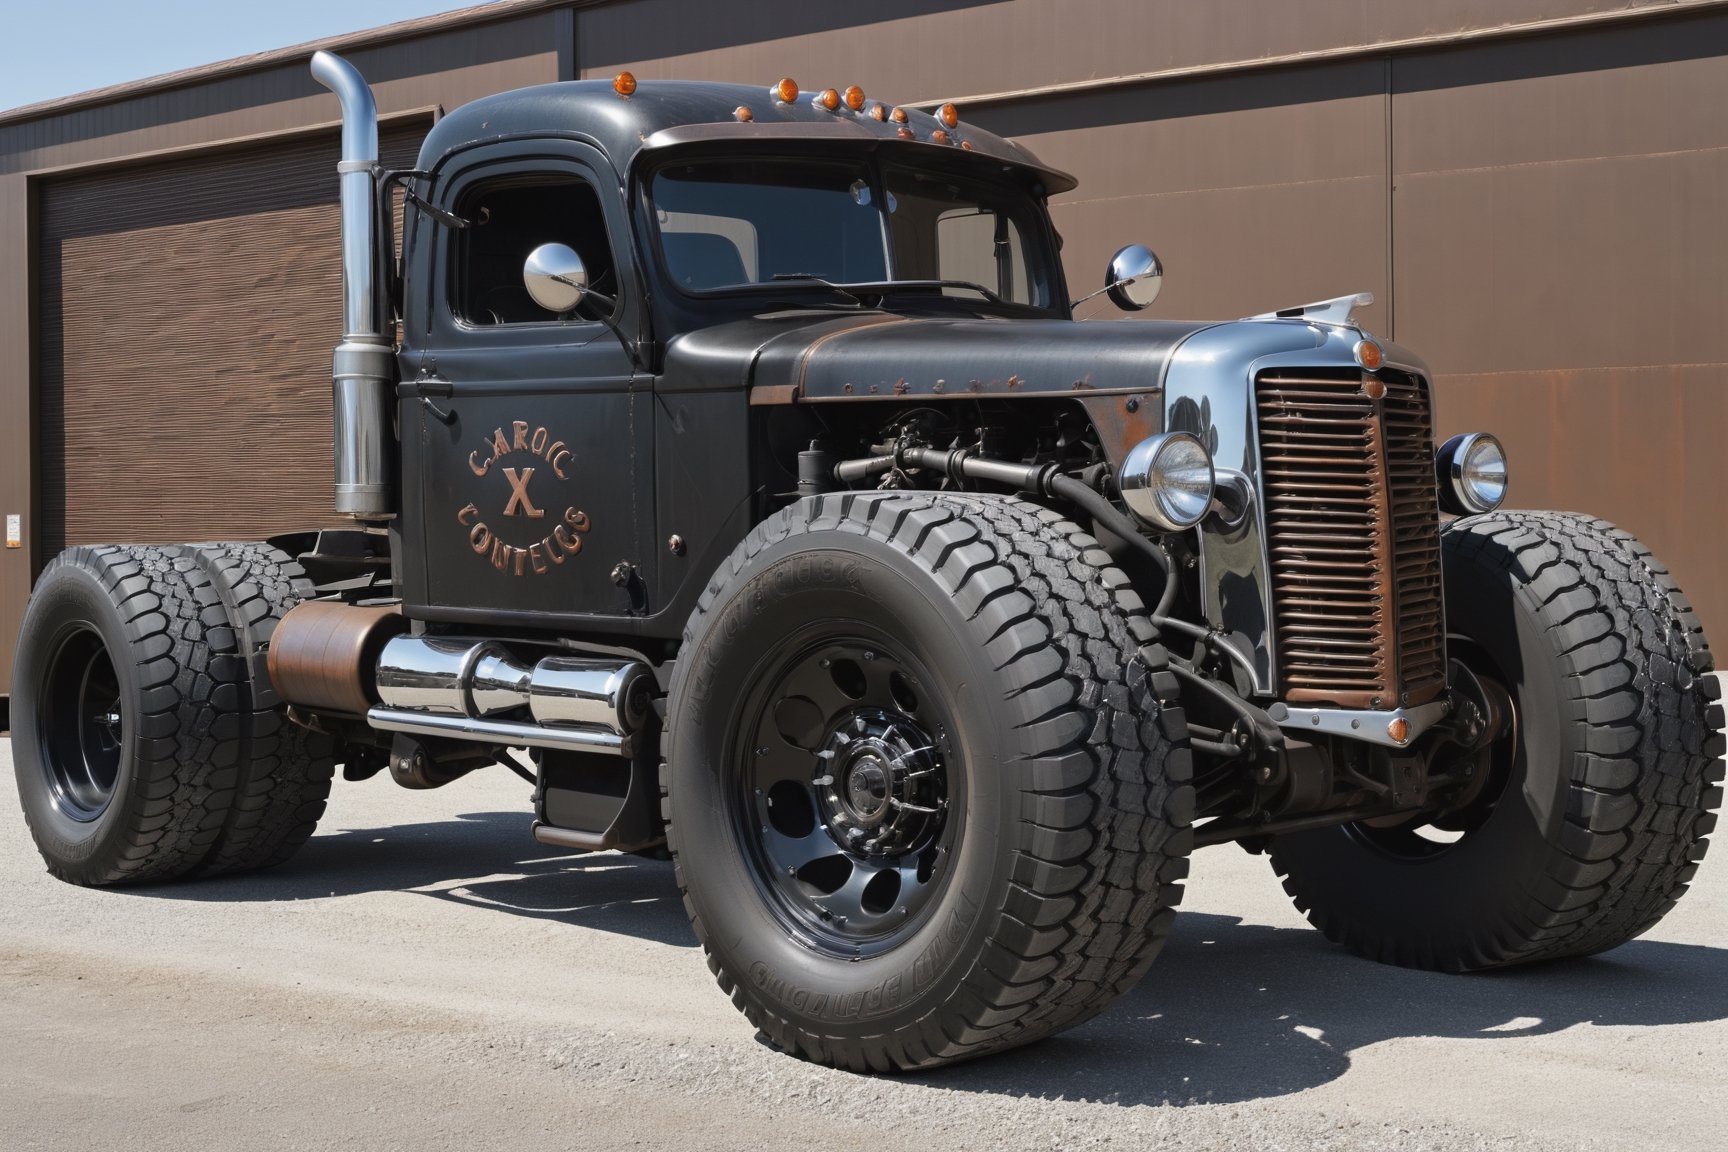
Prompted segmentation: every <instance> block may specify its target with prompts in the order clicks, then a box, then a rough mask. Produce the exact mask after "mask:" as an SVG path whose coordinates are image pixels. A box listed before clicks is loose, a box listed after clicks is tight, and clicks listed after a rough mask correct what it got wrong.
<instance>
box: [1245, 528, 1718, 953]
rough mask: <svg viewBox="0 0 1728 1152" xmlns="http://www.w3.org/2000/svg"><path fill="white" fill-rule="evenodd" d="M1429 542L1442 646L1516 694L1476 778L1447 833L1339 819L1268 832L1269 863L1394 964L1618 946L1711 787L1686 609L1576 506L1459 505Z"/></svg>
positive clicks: (1353, 941) (1636, 924) (1705, 686)
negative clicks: (1331, 824)
mask: <svg viewBox="0 0 1728 1152" xmlns="http://www.w3.org/2000/svg"><path fill="white" fill-rule="evenodd" d="M1443 556H1444V564H1445V582H1446V617H1447V631H1448V633H1449V634H1450V648H1451V654H1452V655H1453V656H1454V657H1455V658H1459V659H1462V660H1463V661H1464V662H1465V663H1467V664H1469V665H1470V666H1471V668H1472V669H1473V671H1475V672H1476V673H1477V674H1478V675H1479V676H1484V677H1493V678H1495V679H1497V680H1498V681H1499V682H1500V683H1501V684H1503V685H1504V686H1505V687H1506V689H1507V690H1508V691H1509V692H1510V694H1511V697H1512V701H1513V729H1512V732H1511V733H1510V734H1509V735H1508V736H1507V737H1505V738H1504V739H1503V740H1502V741H1500V742H1499V743H1498V744H1497V745H1496V746H1495V747H1494V748H1493V749H1492V751H1491V754H1490V756H1489V757H1488V758H1487V760H1488V763H1487V764H1486V765H1485V767H1486V768H1487V769H1488V772H1489V774H1488V775H1487V776H1486V777H1485V779H1486V780H1487V781H1488V787H1487V788H1486V789H1485V790H1484V792H1483V794H1482V796H1481V797H1480V798H1479V799H1478V800H1477V801H1475V802H1474V804H1472V805H1471V807H1470V808H1468V809H1466V810H1465V811H1463V812H1461V813H1459V814H1458V816H1457V817H1455V818H1454V819H1453V820H1451V821H1448V822H1447V823H1449V824H1450V825H1451V829H1452V834H1453V835H1454V836H1456V837H1457V838H1456V839H1454V840H1452V841H1451V842H1450V843H1447V842H1442V841H1441V839H1440V838H1439V837H1436V836H1434V835H1433V834H1432V831H1431V830H1429V831H1424V830H1420V829H1417V828H1414V827H1409V826H1406V827H1402V828H1381V829H1374V828H1367V827H1362V826H1358V825H1350V826H1346V827H1342V828H1328V829H1323V830H1320V831H1314V832H1304V833H1298V834H1293V835H1286V836H1280V837H1278V838H1277V839H1276V840H1274V841H1273V844H1272V849H1271V856H1272V865H1273V867H1274V868H1275V869H1276V870H1277V871H1278V872H1279V873H1280V874H1281V875H1282V876H1283V877H1284V887H1285V889H1286V891H1288V892H1289V893H1290V895H1291V896H1292V897H1293V898H1294V899H1295V902H1296V905H1297V907H1298V908H1300V909H1302V910H1303V911H1304V912H1306V913H1307V914H1308V918H1309V920H1310V921H1312V922H1313V923H1314V925H1315V926H1316V927H1318V928H1319V929H1320V930H1321V931H1323V932H1324V933H1325V934H1326V935H1327V936H1328V937H1329V938H1331V939H1332V940H1335V941H1337V942H1339V943H1341V944H1345V945H1347V946H1348V947H1350V948H1352V949H1354V950H1355V951H1357V952H1359V953H1361V954H1363V955H1365V956H1369V957H1371V958H1373V959H1377V960H1383V961H1387V962H1390V963H1396V964H1403V965H1408V966H1412V967H1419V968H1435V969H1444V970H1449V971H1466V970H1473V969H1482V968H1493V967H1498V966H1501V965H1506V964H1514V963H1520V962H1525V961H1532V960H1545V959H1552V958H1557V957H1563V956H1579V955H1586V954H1589V953H1592V952H1599V951H1602V950H1604V949H1607V948H1612V947H1614V946H1616V945H1618V944H1621V943H1624V942H1625V941H1627V940H1630V939H1632V938H1633V937H1634V936H1637V935H1639V934H1640V933H1642V932H1644V931H1646V930H1647V929H1649V928H1650V927H1651V925H1653V924H1655V923H1656V921H1657V920H1659V919H1660V918H1661V917H1662V915H1663V914H1664V913H1666V912H1667V911H1668V909H1669V908H1671V907H1673V905H1674V902H1675V900H1676V899H1678V898H1679V896H1680V895H1681V894H1682V893H1683V892H1684V891H1685V890H1686V885H1687V882H1688V881H1689V880H1691V878H1692V875H1693V873H1694V872H1695V871H1697V868H1698V861H1699V860H1700V859H1701V858H1702V857H1703V855H1704V849H1705V847H1706V842H1705V836H1706V835H1707V834H1708V833H1709V832H1710V830H1711V829H1712V828H1713V827H1714V826H1715V823H1716V817H1715V815H1713V812H1714V810H1715V808H1716V807H1717V806H1718V805H1719V804H1720V803H1721V800H1722V789H1721V788H1720V787H1718V786H1717V785H1718V784H1719V783H1720V781H1721V780H1722V775H1723V765H1722V762H1721V760H1720V757H1721V755H1722V751H1723V741H1722V737H1721V736H1720V735H1719V734H1718V733H1717V731H1716V730H1717V729H1718V728H1720V727H1721V726H1722V722H1723V715H1722V708H1721V706H1720V705H1719V704H1717V703H1714V701H1715V700H1716V699H1717V697H1718V695H1719V690H1718V688H1717V685H1716V682H1715V681H1714V679H1712V678H1711V677H1710V676H1708V675H1706V673H1708V672H1709V671H1710V670H1711V666H1712V665H1711V658H1710V651H1709V648H1708V647H1707V645H1706V644H1705V641H1704V636H1703V632H1702V631H1701V629H1700V628H1699V626H1698V621H1697V618H1696V617H1695V616H1694V615H1693V612H1692V609H1691V606H1690V605H1689V604H1688V603H1687V601H1686V599H1685V598H1684V597H1683V596H1682V595H1681V594H1680V592H1679V590H1678V588H1676V587H1675V584H1674V581H1673V580H1672V579H1671V578H1670V577H1669V575H1668V573H1667V571H1666V570H1665V569H1664V568H1663V567H1662V565H1661V564H1660V563H1659V562H1658V561H1657V560H1656V558H1655V557H1654V556H1652V555H1651V554H1650V552H1649V550H1648V549H1646V548H1644V547H1643V546H1642V545H1641V544H1639V543H1638V542H1637V541H1636V540H1635V539H1633V538H1632V537H1631V536H1630V535H1628V534H1627V533H1625V532H1622V531H1620V530H1619V529H1617V528H1615V527H1613V526H1612V525H1610V524H1608V523H1606V522H1605V521H1602V520H1597V519H1594V518H1591V517H1586V516H1579V515H1574V514H1570V513H1560V512H1501V513H1495V514H1491V515H1486V516H1476V517H1472V518H1470V519H1466V520H1459V521H1457V522H1455V523H1453V524H1451V525H1449V526H1447V528H1446V530H1445V534H1444V538H1443ZM1460 833H1461V835H1460Z"/></svg>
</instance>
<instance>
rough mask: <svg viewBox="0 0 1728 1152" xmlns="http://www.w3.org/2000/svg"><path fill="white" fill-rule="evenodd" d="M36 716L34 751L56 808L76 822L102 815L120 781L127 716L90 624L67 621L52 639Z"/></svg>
mask: <svg viewBox="0 0 1728 1152" xmlns="http://www.w3.org/2000/svg"><path fill="white" fill-rule="evenodd" d="M37 716H38V723H37V725H36V730H37V740H38V743H39V747H38V749H37V756H38V757H39V759H40V761H41V766H42V770H43V772H44V773H45V774H46V776H47V778H48V779H47V783H48V789H49V793H50V795H51V796H52V797H53V800H54V805H55V807H57V808H58V809H59V810H60V811H61V812H63V813H65V815H66V816H68V817H69V818H71V819H73V820H77V821H80V822H88V821H91V820H94V819H96V818H97V817H99V816H101V815H102V813H103V812H105V811H107V809H108V802H109V801H110V800H112V799H113V798H114V786H115V784H117V783H118V782H119V780H120V756H121V751H122V748H123V747H124V744H125V735H126V715H125V707H124V704H123V702H122V700H121V697H120V677H119V675H118V674H117V673H116V672H115V671H114V661H113V658H112V657H110V656H109V655H108V645H107V644H105V643H104V642H103V640H102V636H101V634H100V633H99V632H97V631H96V630H95V629H94V628H90V627H88V626H86V625H82V624H71V625H68V626H67V627H66V628H65V629H64V630H63V631H62V633H61V634H60V635H59V636H58V637H57V638H56V641H55V642H54V643H53V653H52V655H50V657H49V659H48V672H47V676H46V677H45V682H44V684H43V688H42V695H41V699H40V701H39V703H38V705H37Z"/></svg>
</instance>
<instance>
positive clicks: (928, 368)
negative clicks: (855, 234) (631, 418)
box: [666, 311, 1212, 404]
mask: <svg viewBox="0 0 1728 1152" xmlns="http://www.w3.org/2000/svg"><path fill="white" fill-rule="evenodd" d="M1211 326H1212V325H1210V324H1196V323H1184V322H1175V321H1166V320H1150V321H1144V320H1131V321H1091V322H1077V321H1072V320H1007V319H978V318H958V319H955V318H946V317H943V318H929V317H909V316H901V315H895V314H890V313H880V312H875V313H864V314H848V315H846V316H842V317H834V316H831V315H824V314H813V313H811V312H809V311H800V312H795V313H776V314H768V315H763V316H756V317H752V318H750V319H748V320H742V321H735V322H733V323H730V324H723V325H719V326H717V327H714V328H708V329H703V330H701V331H698V332H692V333H689V334H687V335H684V336H681V337H679V338H678V339H676V340H674V341H672V343H671V344H670V345H669V346H668V348H667V353H666V385H667V386H668V387H670V388H672V389H675V390H677V389H685V388H724V387H734V388H735V387H738V386H740V385H744V386H748V387H749V388H750V389H751V390H752V391H751V402H752V403H754V404H786V403H796V402H799V401H824V400H846V399H868V398H871V397H885V398H893V397H896V396H911V397H938V396H948V397H956V396H966V395H968V394H972V395H976V394H990V393H995V394H1013V395H1029V394H1033V393H1040V394H1045V395H1048V394H1050V393H1076V392H1078V393H1092V392H1146V391H1151V390H1154V389H1156V388H1158V387H1159V385H1160V382H1161V381H1162V379H1163V375H1164V368H1165V365H1166V364H1167V363H1168V362H1169V360H1170V357H1171V354H1172V353H1173V352H1174V351H1175V350H1176V348H1177V346H1178V345H1180V344H1181V343H1182V341H1183V340H1185V339H1187V338H1188V337H1189V336H1191V335H1193V334H1194V333H1195V332H1198V331H1201V330H1202V329H1205V328H1209V327H1211Z"/></svg>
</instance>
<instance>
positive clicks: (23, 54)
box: [0, 0, 482, 109]
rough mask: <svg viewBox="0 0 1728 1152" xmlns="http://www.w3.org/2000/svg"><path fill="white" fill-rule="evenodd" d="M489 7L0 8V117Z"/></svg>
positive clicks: (393, 3)
mask: <svg viewBox="0 0 1728 1152" xmlns="http://www.w3.org/2000/svg"><path fill="white" fill-rule="evenodd" d="M481 2H482V0H276V2H267V0H0V109H5V108H16V107H18V106H19V105H20V104H34V103H35V102H36V101H38V100H51V99H53V98H55V97H57V96H70V95H72V94H73V93H75V92H84V91H87V90H89V89H91V88H102V87H106V86H107V85H109V84H119V83H121V82H123V81H127V80H137V79H139V78H141V77H144V76H155V75H157V74H158V73H162V72H173V71H175V70H177V69H180V68H190V67H192V66H194V65H198V64H209V63H211V62H212V61H216V60H226V59H228V58H229V57H231V56H244V55H247V54H248V53H252V52H263V51H268V50H269V49H271V48H284V47H287V46H288V45H290V44H298V43H301V42H302V41H305V40H316V39H318V38H319V37H321V36H332V35H336V34H338V33H342V32H355V31H358V30H360V29H362V28H375V27H377V26H378V25H380V24H390V23H394V22H395V21H397V20H408V19H412V18H414V17H416V16H427V15H430V14H432V13H434V12H447V11H450V10H452V9H456V8H466V7H470V6H472V5H474V4H477V3H481Z"/></svg>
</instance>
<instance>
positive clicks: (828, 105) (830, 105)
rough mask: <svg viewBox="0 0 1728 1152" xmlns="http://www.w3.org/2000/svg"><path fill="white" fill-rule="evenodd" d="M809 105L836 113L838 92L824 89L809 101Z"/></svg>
mask: <svg viewBox="0 0 1728 1152" xmlns="http://www.w3.org/2000/svg"><path fill="white" fill-rule="evenodd" d="M810 103H812V104H814V105H816V107H818V108H825V109H827V110H828V111H830V112H838V111H840V93H839V91H838V90H836V89H833V88H824V89H822V91H821V92H819V93H817V95H816V98H815V99H814V100H812V101H810Z"/></svg>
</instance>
